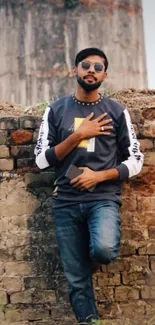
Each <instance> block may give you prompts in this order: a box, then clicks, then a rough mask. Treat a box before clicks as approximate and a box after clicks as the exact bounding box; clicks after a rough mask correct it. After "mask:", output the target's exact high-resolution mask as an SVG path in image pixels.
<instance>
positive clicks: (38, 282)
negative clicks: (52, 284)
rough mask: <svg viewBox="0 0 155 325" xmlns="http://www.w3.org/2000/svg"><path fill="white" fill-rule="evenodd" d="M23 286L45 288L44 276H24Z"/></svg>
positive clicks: (26, 287)
mask: <svg viewBox="0 0 155 325" xmlns="http://www.w3.org/2000/svg"><path fill="white" fill-rule="evenodd" d="M24 287H25V289H30V288H36V289H41V290H43V289H46V288H47V283H46V278H45V277H42V276H37V277H36V276H33V277H24Z"/></svg>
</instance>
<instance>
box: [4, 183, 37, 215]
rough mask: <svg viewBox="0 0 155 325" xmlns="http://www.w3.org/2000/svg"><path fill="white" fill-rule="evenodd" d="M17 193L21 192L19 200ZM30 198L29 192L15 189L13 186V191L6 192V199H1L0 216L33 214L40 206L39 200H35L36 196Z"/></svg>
mask: <svg viewBox="0 0 155 325" xmlns="http://www.w3.org/2000/svg"><path fill="white" fill-rule="evenodd" d="M19 193H21V197H22V200H21V201H19V200H18V198H19V197H18V195H20V194H19ZM22 195H23V196H22ZM32 198H33V197H32V195H31V194H30V193H28V192H27V193H25V191H24V190H22V189H18V190H17V189H16V188H14V192H10V193H8V197H7V201H6V200H2V201H1V209H0V216H3V217H5V216H6V217H12V216H15V215H16V216H22V215H25V214H33V213H34V212H35V211H36V209H37V208H38V207H39V206H40V202H39V201H37V200H36V198H34V199H32ZM6 204H7V205H6Z"/></svg>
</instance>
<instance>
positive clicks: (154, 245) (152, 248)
mask: <svg viewBox="0 0 155 325" xmlns="http://www.w3.org/2000/svg"><path fill="white" fill-rule="evenodd" d="M138 252H139V254H140V255H155V242H154V241H152V242H149V243H148V244H146V245H144V246H143V247H141V248H139V251H138Z"/></svg>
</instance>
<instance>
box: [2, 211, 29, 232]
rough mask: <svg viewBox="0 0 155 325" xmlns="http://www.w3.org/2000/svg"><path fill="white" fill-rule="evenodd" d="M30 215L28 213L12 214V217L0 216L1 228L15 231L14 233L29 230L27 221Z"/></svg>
mask: <svg viewBox="0 0 155 325" xmlns="http://www.w3.org/2000/svg"><path fill="white" fill-rule="evenodd" d="M28 220H29V217H28V216H27V215H24V216H22V218H21V216H18V215H17V216H12V217H6V216H5V217H0V229H1V231H14V233H18V232H21V231H22V230H26V231H27V222H28Z"/></svg>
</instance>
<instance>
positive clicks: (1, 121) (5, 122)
mask: <svg viewBox="0 0 155 325" xmlns="http://www.w3.org/2000/svg"><path fill="white" fill-rule="evenodd" d="M18 126H19V120H18V117H0V129H1V130H15V129H18Z"/></svg>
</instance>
